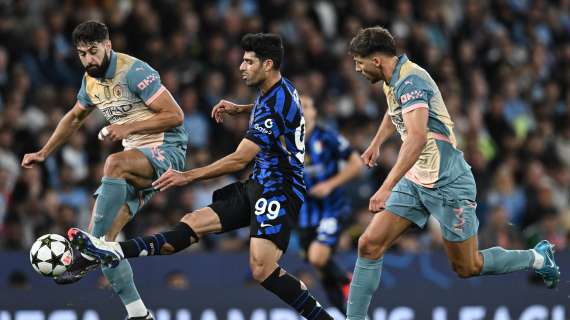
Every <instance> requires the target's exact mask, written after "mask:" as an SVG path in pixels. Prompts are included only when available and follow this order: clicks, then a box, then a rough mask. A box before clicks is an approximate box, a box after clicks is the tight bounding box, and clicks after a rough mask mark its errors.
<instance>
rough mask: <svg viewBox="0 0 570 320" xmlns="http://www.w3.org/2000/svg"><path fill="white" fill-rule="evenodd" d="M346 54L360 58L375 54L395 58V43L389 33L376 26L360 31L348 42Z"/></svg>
mask: <svg viewBox="0 0 570 320" xmlns="http://www.w3.org/2000/svg"><path fill="white" fill-rule="evenodd" d="M348 52H349V53H350V54H352V55H358V56H361V57H367V56H369V55H370V54H372V53H375V52H380V53H386V54H389V55H393V56H395V55H396V42H395V41H394V37H392V34H390V31H388V30H387V29H385V28H382V27H379V26H376V27H371V28H365V29H360V31H358V33H357V34H356V35H355V36H354V38H352V40H350V45H349V48H348Z"/></svg>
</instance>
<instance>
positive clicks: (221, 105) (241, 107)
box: [212, 100, 253, 123]
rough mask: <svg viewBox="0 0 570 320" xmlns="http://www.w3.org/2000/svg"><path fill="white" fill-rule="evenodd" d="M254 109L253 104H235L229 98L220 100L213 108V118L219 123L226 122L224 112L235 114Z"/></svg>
mask: <svg viewBox="0 0 570 320" xmlns="http://www.w3.org/2000/svg"><path fill="white" fill-rule="evenodd" d="M251 109H253V104H235V103H233V102H231V101H228V100H220V102H218V103H217V104H216V105H215V106H214V108H213V109H212V118H213V119H214V120H215V121H216V122H217V123H222V122H224V117H223V115H224V114H229V115H235V114H240V113H247V112H250V111H251Z"/></svg>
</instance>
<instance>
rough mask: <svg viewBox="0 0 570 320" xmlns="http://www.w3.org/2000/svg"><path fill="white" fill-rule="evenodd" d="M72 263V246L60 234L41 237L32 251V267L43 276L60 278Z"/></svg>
mask: <svg viewBox="0 0 570 320" xmlns="http://www.w3.org/2000/svg"><path fill="white" fill-rule="evenodd" d="M72 261H73V250H71V244H70V243H69V241H67V239H65V238H64V237H62V236H60V235H59V234H45V235H43V236H41V237H39V238H38V239H37V240H36V242H34V244H33V245H32V248H31V249H30V262H31V263H32V267H33V268H34V270H36V272H37V273H39V274H41V275H42V276H46V277H55V276H58V275H60V274H62V273H63V272H64V271H65V270H67V268H68V267H69V266H70V265H71V262H72Z"/></svg>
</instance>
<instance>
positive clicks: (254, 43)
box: [241, 33, 283, 70]
mask: <svg viewBox="0 0 570 320" xmlns="http://www.w3.org/2000/svg"><path fill="white" fill-rule="evenodd" d="M241 47H242V49H243V50H244V51H253V52H255V55H256V56H257V57H258V58H259V59H260V60H261V61H265V60H268V59H271V60H272V61H273V68H274V69H276V70H279V68H280V67H281V61H282V60H283V41H282V40H281V37H280V36H279V35H278V34H274V33H255V34H253V33H248V34H246V35H245V36H244V37H243V38H242V39H241Z"/></svg>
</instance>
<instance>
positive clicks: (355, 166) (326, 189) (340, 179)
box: [309, 152, 363, 198]
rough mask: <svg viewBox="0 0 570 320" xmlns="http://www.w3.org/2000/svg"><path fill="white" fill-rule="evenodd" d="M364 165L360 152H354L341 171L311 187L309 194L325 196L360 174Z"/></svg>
mask: <svg viewBox="0 0 570 320" xmlns="http://www.w3.org/2000/svg"><path fill="white" fill-rule="evenodd" d="M362 166H363V164H362V160H361V159H360V157H359V156H358V154H357V153H356V152H352V153H351V154H350V157H349V158H348V162H347V163H346V165H345V166H344V168H343V169H342V170H340V171H339V173H337V174H336V175H334V176H332V177H331V178H330V179H327V180H325V181H323V182H321V183H318V184H317V185H315V186H314V187H313V188H311V190H309V194H310V195H312V196H313V197H317V198H324V197H326V196H328V195H329V194H330V193H331V192H332V191H333V190H334V189H336V188H338V187H340V186H342V185H343V184H345V183H347V182H348V181H350V180H351V179H353V178H355V177H356V176H358V175H359V174H360V170H361V169H362Z"/></svg>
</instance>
